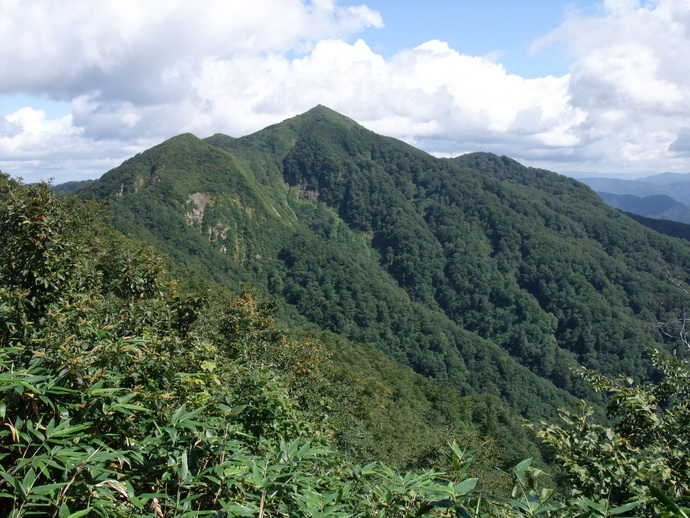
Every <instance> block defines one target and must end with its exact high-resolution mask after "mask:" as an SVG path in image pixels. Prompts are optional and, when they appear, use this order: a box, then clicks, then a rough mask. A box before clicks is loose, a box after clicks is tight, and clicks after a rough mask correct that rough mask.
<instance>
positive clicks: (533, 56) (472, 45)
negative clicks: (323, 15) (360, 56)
mask: <svg viewBox="0 0 690 518" xmlns="http://www.w3.org/2000/svg"><path fill="white" fill-rule="evenodd" d="M594 4H595V3H594V2H573V1H561V0H550V1H549V0H522V1H516V0H484V1H480V0H474V1H468V0H425V1H423V2H422V1H419V0H373V1H370V2H367V4H366V5H368V6H370V7H372V8H373V9H376V10H377V11H379V12H380V13H381V15H382V17H383V21H384V27H383V28H370V29H367V30H365V31H363V33H362V34H361V35H359V37H362V38H364V39H365V40H366V41H367V43H368V44H369V45H370V46H371V47H372V49H373V50H374V51H376V52H378V53H380V54H382V55H384V56H386V57H391V56H392V55H394V54H395V53H397V52H398V51H400V50H401V49H406V48H413V47H416V46H418V45H421V44H422V43H424V42H425V41H429V40H433V39H437V40H441V41H446V42H448V44H449V46H450V47H451V48H454V49H457V50H459V51H461V52H463V53H465V54H469V55H473V56H487V55H491V54H492V53H497V59H498V60H499V61H500V62H501V63H502V64H503V65H504V66H505V67H506V70H507V71H508V72H510V73H514V74H518V75H521V76H522V77H526V78H532V77H543V76H546V75H559V76H560V75H563V74H566V73H567V72H568V65H569V61H568V60H567V58H566V57H565V56H563V55H559V53H558V52H557V51H548V50H544V51H542V52H531V51H530V47H531V45H532V42H533V41H534V40H536V39H537V38H539V37H542V36H544V35H545V34H547V33H548V32H549V31H551V30H553V29H554V28H555V27H557V26H558V25H560V23H561V22H562V21H563V19H564V17H565V14H566V13H567V12H568V11H570V10H572V9H575V8H577V9H580V10H591V9H592V8H593V6H594Z"/></svg>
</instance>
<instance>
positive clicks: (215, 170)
mask: <svg viewBox="0 0 690 518" xmlns="http://www.w3.org/2000/svg"><path fill="white" fill-rule="evenodd" d="M81 193H82V195H83V196H84V197H87V198H95V199H99V200H107V201H108V204H109V208H110V212H111V220H112V223H113V225H114V226H115V227H117V228H118V229H120V230H122V231H123V232H125V233H129V234H132V235H134V236H137V237H139V238H141V239H144V240H146V241H148V242H150V243H151V244H153V245H154V246H155V247H157V248H159V249H160V250H162V251H164V252H166V253H168V254H169V255H170V256H172V257H173V258H174V259H176V260H177V261H180V262H182V263H186V264H188V265H190V266H193V267H194V268H196V269H197V270H198V271H199V272H201V274H202V275H204V276H205V277H207V278H209V279H212V280H214V281H216V282H218V283H221V284H223V285H225V286H228V287H230V288H233V289H238V288H240V287H241V285H242V283H246V282H249V283H252V285H254V286H256V287H257V288H258V289H260V290H263V291H264V292H266V293H267V294H270V295H271V296H273V297H275V298H276V299H277V300H278V301H279V302H280V303H281V304H282V313H281V315H282V318H283V319H289V320H292V321H294V322H304V323H306V322H312V323H315V324H317V325H318V326H320V327H321V328H323V329H326V330H329V331H332V332H334V333H339V334H342V335H345V336H347V337H348V338H350V339H352V340H355V341H357V342H361V343H371V344H374V345H375V346H376V347H377V348H379V349H380V350H382V351H383V352H385V353H387V354H388V355H389V356H391V357H393V358H395V359H396V360H397V361H399V362H400V363H402V364H404V365H409V366H410V367H412V368H413V369H414V370H416V371H417V372H418V373H421V374H423V375H425V376H428V377H432V378H435V379H436V380H438V381H440V382H442V383H446V384H448V385H449V386H452V387H453V388H454V389H455V390H457V391H459V392H460V393H461V394H474V393H487V394H493V395H496V396H499V397H501V398H502V399H503V400H504V401H505V402H507V403H508V404H510V405H512V406H514V407H516V408H517V409H519V410H520V411H521V412H522V413H523V414H524V415H526V416H528V417H531V418H534V417H541V416H549V415H553V414H554V412H555V409H556V408H558V407H559V406H563V405H565V404H569V402H571V401H572V400H573V398H574V397H581V396H586V397H589V398H594V399H596V396H594V395H593V394H591V393H590V392H588V391H587V390H586V389H585V388H584V384H583V383H582V381H581V380H580V378H579V377H578V376H577V375H575V374H574V373H573V371H572V368H573V367H574V366H576V365H584V366H585V367H588V368H592V369H597V370H600V371H602V372H604V373H607V374H613V375H618V374H619V373H626V375H629V376H631V377H633V378H637V379H647V378H649V377H650V376H653V375H654V371H653V369H652V368H651V367H650V365H649V362H648V360H647V358H646V354H645V349H646V347H647V346H648V345H650V344H651V343H653V341H652V337H651V336H650V334H649V333H648V332H647V330H646V328H645V323H648V322H654V321H659V320H661V321H663V320H665V319H669V318H671V317H672V316H673V315H674V314H675V313H674V311H675V310H676V309H679V308H681V307H682V305H683V302H684V301H683V299H682V294H681V293H678V290H676V289H675V288H674V287H673V286H672V285H671V283H669V282H668V281H667V279H666V278H667V276H668V275H673V276H675V277H677V278H678V279H681V280H687V274H686V272H688V271H690V269H689V268H688V266H690V249H689V248H688V247H687V245H686V244H684V243H682V242H681V241H678V240H674V239H671V238H668V237H666V236H662V235H660V234H658V233H656V232H654V231H652V230H650V229H647V228H645V227H643V226H642V225H640V224H638V223H637V222H636V221H634V220H633V219H631V218H629V217H627V216H625V215H624V214H622V213H621V212H619V211H617V210H615V209H612V208H610V207H608V206H607V205H606V204H605V203H604V202H603V201H602V200H601V199H600V198H599V197H598V196H597V194H596V193H595V192H594V191H593V190H591V189H590V188H589V187H587V186H585V185H584V184H582V183H579V182H577V181H575V180H573V179H570V178H566V177H563V176H560V175H557V174H555V173H552V172H549V171H545V170H539V169H533V168H527V167H524V166H522V165H521V164H519V163H518V162H515V161H513V160H511V159H508V158H506V157H498V156H495V155H491V154H484V153H475V154H470V155H463V156H461V157H457V158H455V159H439V158H435V157H433V156H431V155H429V154H427V153H425V152H423V151H420V150H418V149H415V148H414V147H412V146H409V145H407V144H405V143H403V142H400V141H398V140H395V139H392V138H388V137H384V136H380V135H377V134H375V133H373V132H371V131H369V130H367V129H365V128H363V127H362V126H360V125H358V124H357V123H356V122H354V121H352V120H350V119H348V118H346V117H344V116H342V115H340V114H338V113H336V112H334V111H332V110H330V109H328V108H325V107H323V106H318V107H316V108H314V109H312V110H310V111H308V112H306V113H305V114H302V115H300V116H297V117H294V118H291V119H288V120H286V121H284V122H282V123H279V124H275V125H273V126H270V127H268V128H266V129H264V130H261V131H259V132H257V133H254V134H252V135H249V136H246V137H242V138H237V139H235V138H231V137H227V136H224V135H220V134H218V135H214V136H213V137H210V138H208V139H205V140H201V139H199V138H197V137H195V136H193V135H190V134H185V135H180V136H178V137H174V138H172V139H170V140H168V141H166V142H163V143H162V144H160V145H158V146H155V147H154V148H151V149H150V150H148V151H145V152H143V153H141V154H139V155H137V156H135V157H132V158H131V159H129V160H127V161H126V162H124V163H123V164H122V165H121V166H119V167H117V168H115V169H113V170H111V171H109V172H108V173H106V174H105V175H104V176H103V177H102V178H100V179H99V180H97V181H96V182H94V183H93V184H91V185H89V186H88V187H86V188H85V189H84V190H82V191H81Z"/></svg>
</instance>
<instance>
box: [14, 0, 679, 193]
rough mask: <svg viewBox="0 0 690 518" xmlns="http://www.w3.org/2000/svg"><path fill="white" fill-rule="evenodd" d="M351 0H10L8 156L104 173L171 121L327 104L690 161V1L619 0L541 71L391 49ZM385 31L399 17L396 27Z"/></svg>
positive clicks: (579, 24)
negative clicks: (63, 109)
mask: <svg viewBox="0 0 690 518" xmlns="http://www.w3.org/2000/svg"><path fill="white" fill-rule="evenodd" d="M384 22H385V20H382V18H381V16H380V14H379V13H377V12H375V11H373V10H372V9H369V8H368V7H366V5H359V6H353V5H349V4H346V3H344V2H342V1H341V2H336V1H335V0H314V1H306V0H252V1H251V2H249V1H247V0H234V1H233V2H227V1H225V0H204V1H202V2H194V3H192V2H189V1H188V0H149V1H147V2H139V1H136V0H129V1H123V0H117V1H114V0H101V1H100V2H98V4H94V3H93V2H89V1H86V0H68V1H66V2H55V1H54V0H0V49H2V50H0V53H1V55H2V59H0V97H2V96H3V95H5V96H10V95H16V94H22V95H28V96H34V97H36V98H44V99H45V98H47V99H51V100H54V101H59V102H64V103H68V106H69V110H68V111H69V112H70V113H69V114H67V115H65V116H63V117H60V118H53V119H51V118H49V117H48V116H47V115H46V113H45V112H44V111H41V110H38V109H34V108H31V107H30V106H27V107H24V108H21V109H19V110H17V111H14V112H13V113H7V114H2V113H0V167H1V168H2V169H3V170H4V171H6V172H10V173H12V174H16V175H21V176H23V177H24V178H25V179H26V180H35V179H38V178H47V177H49V176H54V177H55V178H56V180H57V181H67V180H74V179H82V178H87V177H92V178H93V177H97V176H99V175H100V174H102V173H103V172H105V171H106V170H108V169H109V168H111V167H114V166H116V165H118V164H119V163H120V162H121V161H122V160H124V159H125V158H127V157H129V156H131V155H133V154H135V153H136V152H138V151H141V150H143V149H145V148H147V147H150V146H152V145H155V144H157V143H159V142H161V141H162V140H164V139H166V138H169V137H171V136H174V135H177V134H180V133H183V132H192V133H194V134H196V135H198V136H200V137H205V136H208V135H211V134H213V133H216V132H222V133H226V134H229V135H232V136H241V135H245V134H248V133H251V132H253V131H256V130H259V129H261V128H263V127H265V126H267V125H269V124H273V123H275V122H279V121H281V120H283V119H285V118H287V117H290V116H293V115H296V114H298V113H301V112H304V111H306V110H308V109H309V108H311V107H313V106H315V105H316V104H324V105H326V106H329V107H331V108H333V109H335V110H337V111H340V112H342V113H344V114H345V115H348V116H350V117H352V118H354V119H355V120H357V121H359V122H360V123H362V124H363V125H365V126H367V127H369V128H370V129H372V130H374V131H377V132H379V133H383V134H386V135H390V136H393V137H397V138H402V139H404V140H406V141H408V142H410V143H412V144H413V145H415V146H417V147H420V148H422V149H425V150H427V151H429V152H432V153H435V154H438V155H442V156H450V155H457V154H460V153H463V152H467V151H475V150H483V151H492V152H496V153H500V154H505V155H508V156H512V157H514V158H516V159H518V160H521V161H523V162H525V163H528V164H531V165H538V166H543V167H547V168H549V169H552V170H555V171H567V170H583V171H595V170H596V171H631V172H632V171H657V172H660V171H678V172H690V144H689V143H688V142H690V137H689V135H690V62H688V60H687V57H686V55H685V54H686V52H685V51H686V49H688V48H690V4H688V2H687V1H685V0H658V1H653V2H647V3H644V4H641V3H640V2H635V1H630V0H609V1H606V2H604V3H603V4H601V6H600V7H599V9H598V10H596V11H595V12H593V13H589V14H584V13H580V12H577V11H571V12H569V13H568V14H567V15H566V17H565V18H564V21H563V23H562V24H561V25H560V26H559V27H556V28H554V30H553V31H552V32H551V33H549V34H546V35H544V36H543V37H541V38H540V39H538V40H536V41H535V42H534V45H533V50H534V52H539V51H541V50H543V49H546V48H549V49H553V48H558V49H559V50H560V51H561V52H564V53H565V54H566V55H567V56H568V57H569V59H570V62H571V66H570V72H569V73H568V74H566V75H564V76H562V77H552V76H548V77H543V78H537V79H525V78H522V77H520V76H517V75H514V74H509V73H507V72H506V70H505V68H504V67H503V66H502V65H501V64H500V62H497V61H492V60H491V59H489V58H486V57H477V56H470V55H466V54H463V53H462V49H453V48H450V47H449V46H448V44H447V43H444V42H442V41H435V40H434V41H429V42H426V43H424V44H422V45H420V46H418V47H416V48H410V49H401V50H400V52H399V53H398V54H396V55H394V56H393V57H391V58H388V59H385V58H383V57H382V56H381V55H378V54H377V53H376V52H374V51H373V50H372V49H371V48H370V47H369V46H368V45H367V43H366V41H364V40H362V39H357V37H358V35H359V33H361V32H362V31H363V29H365V28H371V27H374V28H376V27H378V28H380V27H383V24H384ZM382 30H385V29H382Z"/></svg>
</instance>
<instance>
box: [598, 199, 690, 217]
mask: <svg viewBox="0 0 690 518" xmlns="http://www.w3.org/2000/svg"><path fill="white" fill-rule="evenodd" d="M599 195H600V196H601V199H602V200H604V201H605V202H606V203H607V204H608V205H610V206H611V207H615V208H617V209H621V210H622V211H625V212H630V213H632V214H637V215H638V216H643V217H646V218H656V219H665V220H670V221H676V222H679V223H686V224H687V223H690V207H688V206H687V205H683V204H682V203H680V202H678V201H676V200H674V199H673V198H671V197H670V196H666V195H665V194H652V195H651V196H645V197H643V198H641V197H639V196H633V195H632V194H611V193H608V192H600V193H599Z"/></svg>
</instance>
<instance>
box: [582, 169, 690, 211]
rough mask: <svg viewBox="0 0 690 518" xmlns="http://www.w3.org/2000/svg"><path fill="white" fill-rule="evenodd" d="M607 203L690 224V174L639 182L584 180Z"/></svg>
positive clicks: (648, 177) (671, 175)
mask: <svg viewBox="0 0 690 518" xmlns="http://www.w3.org/2000/svg"><path fill="white" fill-rule="evenodd" d="M581 181H582V182H583V183H585V184H587V185H589V186H590V187H591V188H592V189H594V190H595V191H597V192H598V193H599V194H600V195H601V196H602V198H603V199H604V201H606V202H607V203H608V204H609V205H611V206H612V207H617V208H620V209H622V210H625V211H627V212H632V213H633V214H638V215H640V216H645V217H649V218H659V219H668V220H672V221H679V222H681V223H690V207H689V205H690V174H679V173H662V174H657V175H652V176H647V177H645V178H640V179H636V180H622V179H613V178H583V179H582V180H581Z"/></svg>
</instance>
